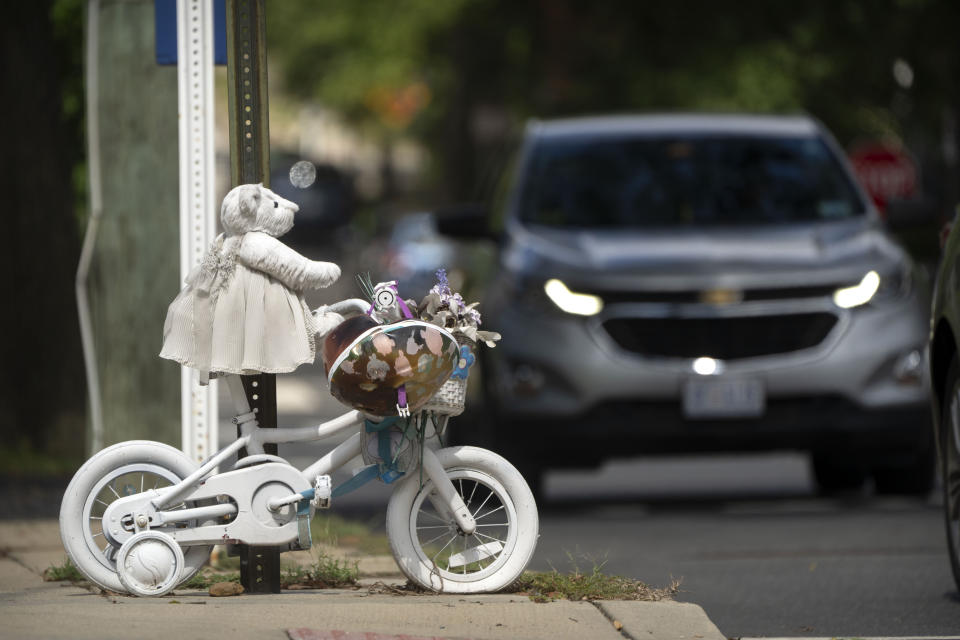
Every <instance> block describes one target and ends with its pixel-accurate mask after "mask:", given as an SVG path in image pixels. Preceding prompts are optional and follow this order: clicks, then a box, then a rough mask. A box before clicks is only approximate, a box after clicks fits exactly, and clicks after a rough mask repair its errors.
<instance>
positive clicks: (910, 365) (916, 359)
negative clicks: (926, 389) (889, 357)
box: [893, 349, 923, 384]
mask: <svg viewBox="0 0 960 640" xmlns="http://www.w3.org/2000/svg"><path fill="white" fill-rule="evenodd" d="M893 377H894V378H896V380H897V382H898V383H900V384H920V382H921V380H923V357H922V356H921V355H920V352H919V351H917V350H916V349H914V350H913V351H911V352H910V353H907V354H905V355H903V356H900V358H898V359H897V361H896V363H894V365H893Z"/></svg>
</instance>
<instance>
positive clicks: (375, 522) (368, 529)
mask: <svg viewBox="0 0 960 640" xmlns="http://www.w3.org/2000/svg"><path fill="white" fill-rule="evenodd" d="M310 531H311V533H312V535H313V541H314V542H315V543H317V544H325V545H329V546H332V547H340V548H343V549H348V550H356V551H357V552H359V553H362V554H367V555H389V554H390V543H389V542H388V541H387V534H386V533H385V532H384V531H383V519H382V517H380V516H378V517H376V518H374V519H372V520H369V521H367V522H359V521H356V520H347V519H346V518H343V517H341V516H338V515H336V514H333V513H329V512H326V513H325V512H320V513H318V514H317V515H316V516H315V517H314V518H313V522H311V523H310Z"/></svg>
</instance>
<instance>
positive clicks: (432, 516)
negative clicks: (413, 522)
mask: <svg viewBox="0 0 960 640" xmlns="http://www.w3.org/2000/svg"><path fill="white" fill-rule="evenodd" d="M420 515H424V516H430V517H431V518H433V519H434V520H436V521H437V522H442V523H443V524H444V525H448V524H449V523H448V522H447V521H446V520H444V519H443V518H441V517H440V516H438V515H437V514H435V513H433V512H432V511H420Z"/></svg>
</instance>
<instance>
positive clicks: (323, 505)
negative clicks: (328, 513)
mask: <svg viewBox="0 0 960 640" xmlns="http://www.w3.org/2000/svg"><path fill="white" fill-rule="evenodd" d="M332 494H333V482H331V480H330V476H327V475H322V476H317V479H316V480H314V481H313V499H312V500H310V504H312V505H313V506H314V507H316V508H317V509H329V508H330V496H331V495H332Z"/></svg>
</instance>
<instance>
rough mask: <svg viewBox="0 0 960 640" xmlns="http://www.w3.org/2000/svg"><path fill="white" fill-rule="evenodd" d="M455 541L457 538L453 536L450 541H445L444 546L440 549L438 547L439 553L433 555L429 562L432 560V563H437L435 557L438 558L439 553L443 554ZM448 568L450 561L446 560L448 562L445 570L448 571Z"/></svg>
mask: <svg viewBox="0 0 960 640" xmlns="http://www.w3.org/2000/svg"><path fill="white" fill-rule="evenodd" d="M456 539H457V536H453V537H452V538H450V540H448V541H447V544H445V545H443V546H442V547H440V551H437V552H436V553H435V554H433V557H432V558H431V560H433V561H434V562H436V561H437V556H439V555H440V554H441V553H443V552H444V551H445V550H446V548H447V547H449V546H450V543H451V542H453V541H454V540H456ZM449 568H450V560H449V559H448V560H447V569H449Z"/></svg>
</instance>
